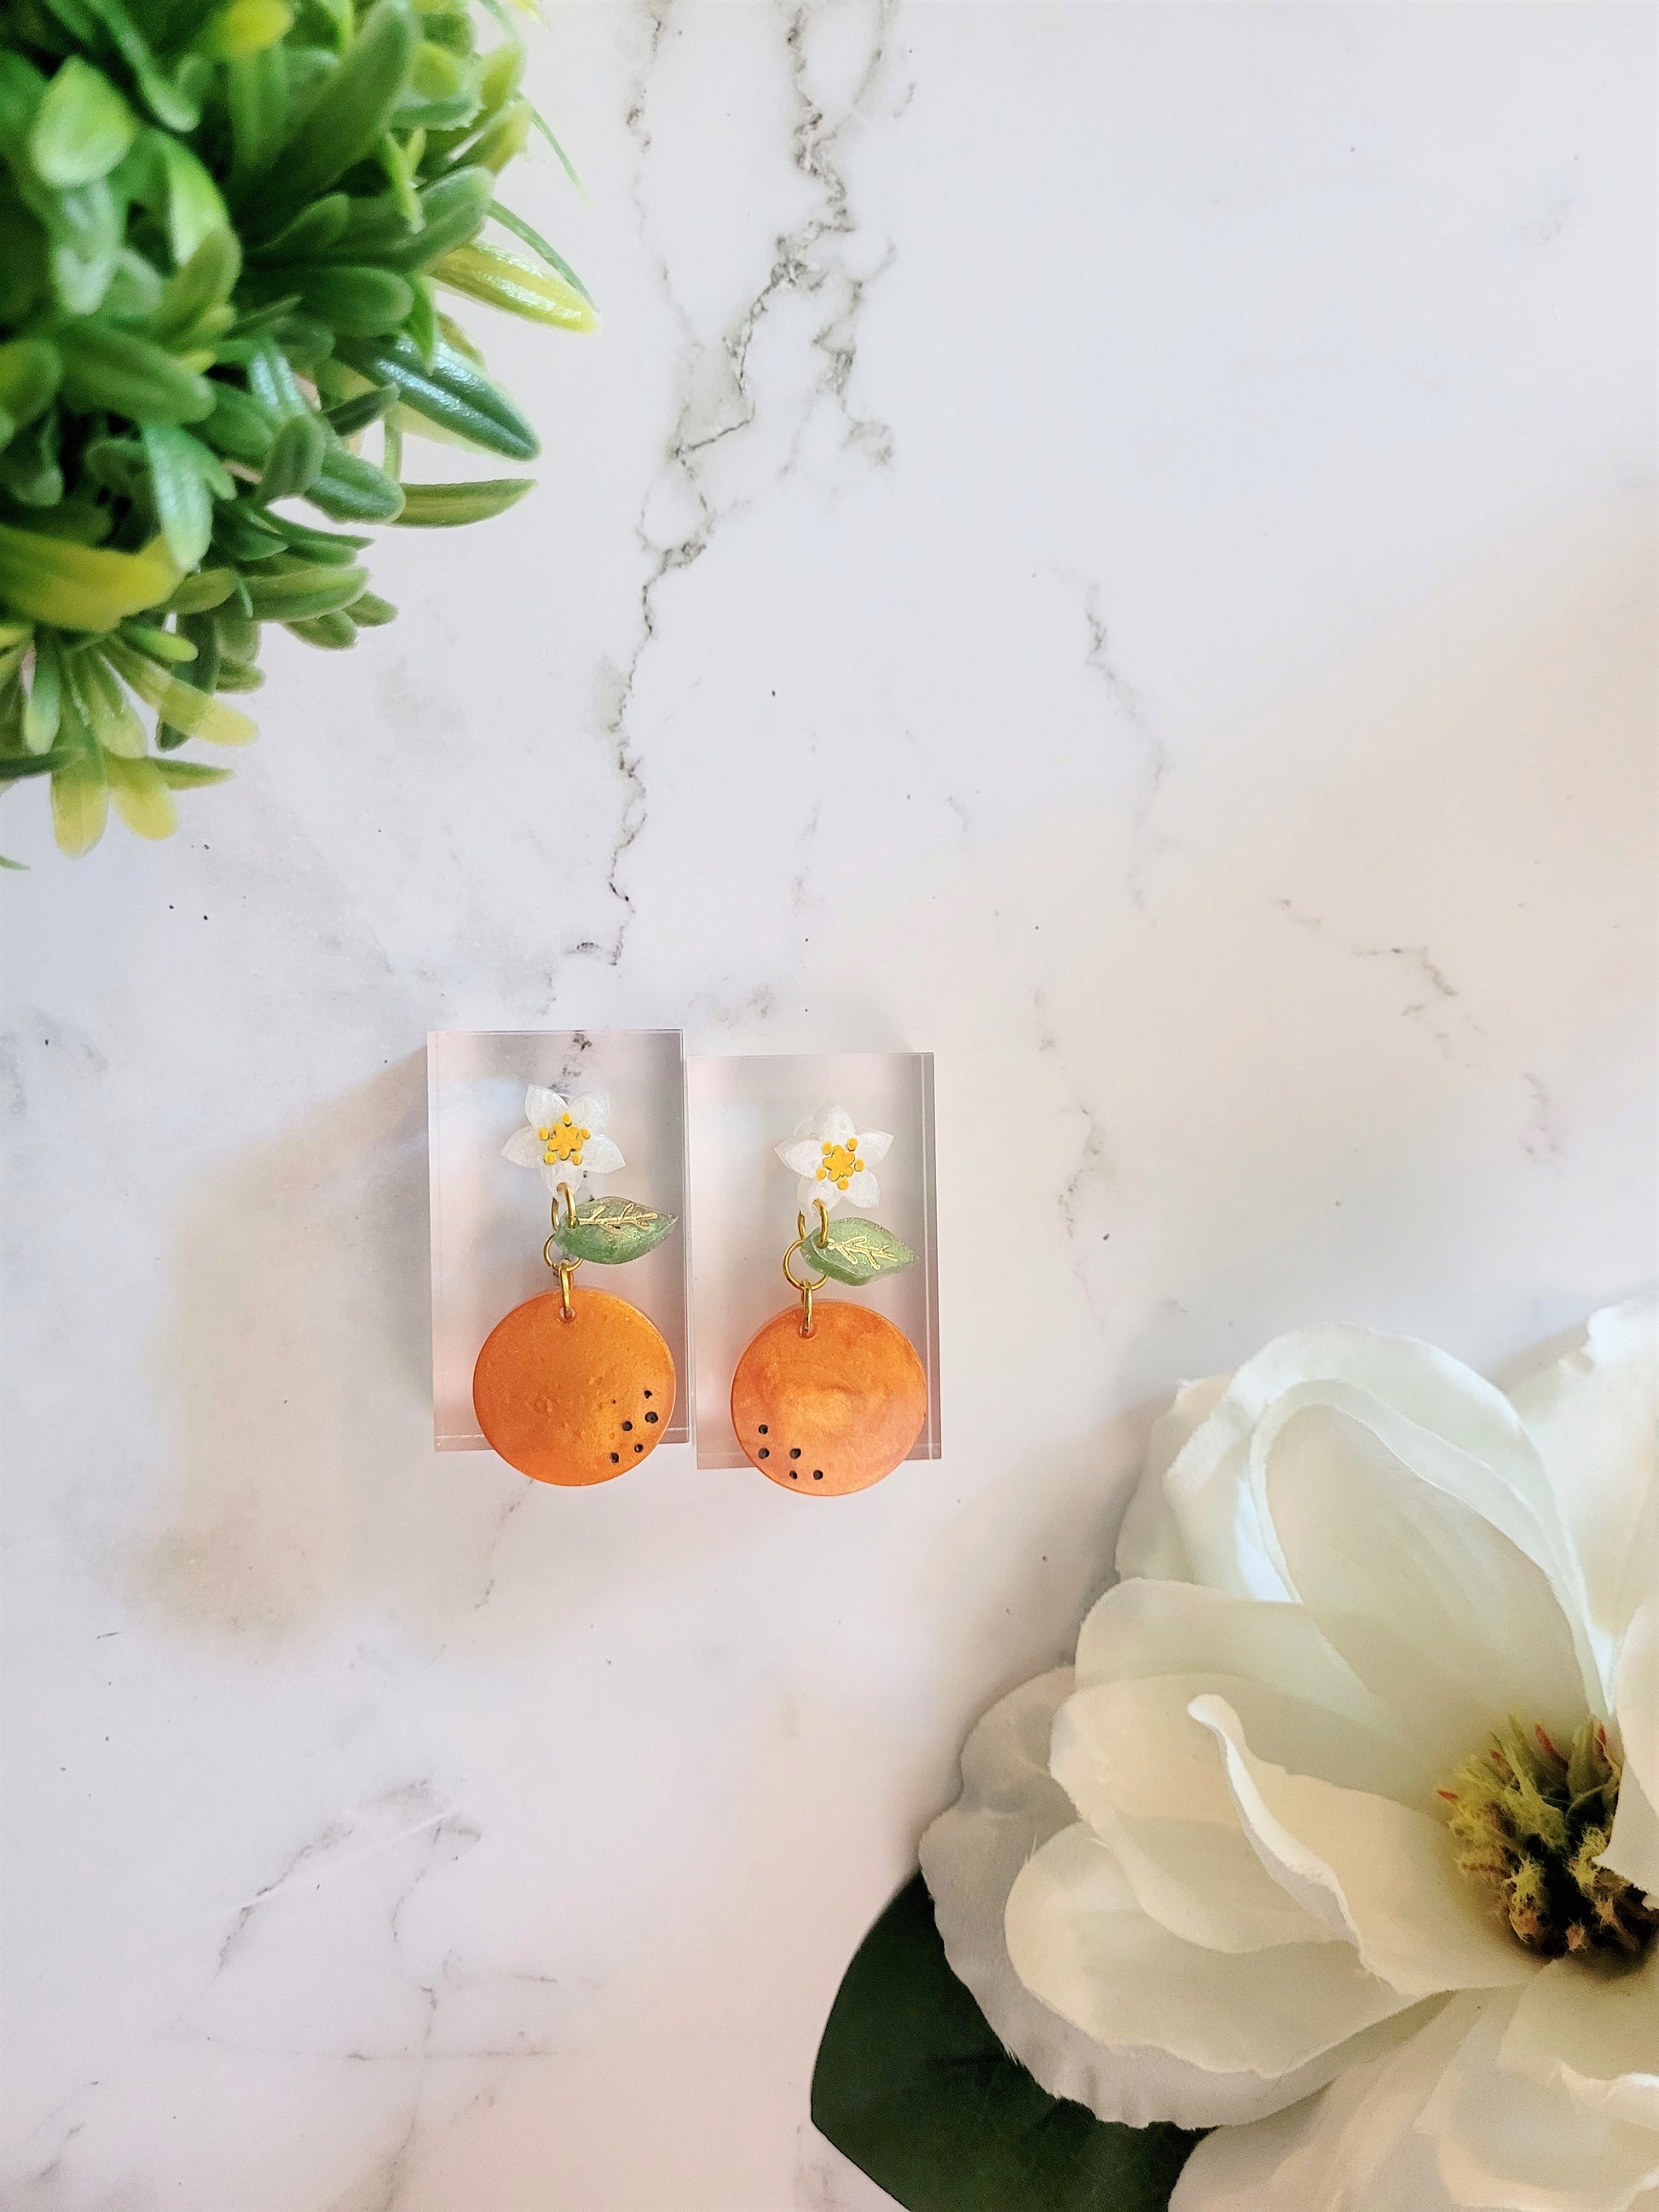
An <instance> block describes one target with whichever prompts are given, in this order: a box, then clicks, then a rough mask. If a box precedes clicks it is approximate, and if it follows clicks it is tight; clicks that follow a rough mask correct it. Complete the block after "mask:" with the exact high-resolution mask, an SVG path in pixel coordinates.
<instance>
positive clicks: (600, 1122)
mask: <svg viewBox="0 0 1659 2212" xmlns="http://www.w3.org/2000/svg"><path fill="white" fill-rule="evenodd" d="M565 1111H566V1113H567V1114H568V1115H569V1116H570V1118H571V1120H572V1121H574V1123H575V1125H576V1127H578V1128H579V1129H586V1130H587V1131H588V1132H589V1133H591V1134H592V1135H593V1136H595V1137H597V1136H598V1135H599V1132H600V1130H601V1129H603V1128H604V1127H605V1123H606V1122H607V1121H609V1120H610V1119H611V1094H610V1092H609V1091H583V1092H582V1093H581V1094H580V1097H575V1098H573V1099H572V1100H571V1102H570V1103H569V1104H568V1106H567V1107H566V1109H565Z"/></svg>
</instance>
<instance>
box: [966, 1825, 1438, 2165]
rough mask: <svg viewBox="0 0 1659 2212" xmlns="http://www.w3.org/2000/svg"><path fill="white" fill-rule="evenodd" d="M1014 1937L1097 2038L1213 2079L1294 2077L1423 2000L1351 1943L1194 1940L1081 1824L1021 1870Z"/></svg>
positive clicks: (1070, 2014)
mask: <svg viewBox="0 0 1659 2212" xmlns="http://www.w3.org/2000/svg"><path fill="white" fill-rule="evenodd" d="M1004 1931H1005V1933H1006V1937H1007V1942H1008V1956H1009V1958H1010V1959H1011V1960H1012V1962H1013V1967H1014V1972H1016V1973H1017V1974H1018V1976H1019V1978H1020V1979H1021V1981H1023V1982H1024V1984H1025V1986H1026V1988H1027V1989H1028V1990H1030V1991H1031V1993H1032V1994H1033V1996H1037V1997H1040V1998H1041V1999H1042V2002H1044V2003H1045V2004H1046V2005H1048V2006H1049V2007H1050V2008H1052V2009H1053V2010H1054V2011H1055V2012H1058V2013H1060V2015H1062V2017H1063V2018H1065V2019H1066V2020H1069V2021H1072V2023H1073V2026H1075V2027H1080V2028H1081V2029H1082V2030H1083V2031H1084V2033H1085V2034H1088V2035H1091V2036H1092V2037H1093V2038H1094V2039H1095V2040H1096V2041H1097V2042H1099V2043H1103V2044H1105V2045H1108V2046H1109V2048H1113V2049H1122V2048H1125V2047H1131V2046H1133V2045H1152V2047H1153V2048H1155V2049H1157V2050H1160V2051H1166V2052H1167V2053H1168V2054H1169V2055H1170V2057H1172V2058H1176V2059H1178V2060H1181V2061H1182V2062H1184V2063H1185V2064H1187V2065H1188V2066H1194V2067H1197V2068H1200V2069H1202V2070H1203V2071H1204V2072H1206V2073H1209V2074H1219V2075H1229V2074H1254V2075H1258V2076H1260V2077H1261V2080H1262V2081H1263V2082H1264V2083H1265V2082H1270V2081H1282V2080H1283V2079H1284V2078H1285V2076H1286V2075H1291V2074H1294V2073H1296V2072H1297V2071H1298V2070H1299V2069H1303V2068H1304V2067H1306V2066H1309V2065H1310V2064H1311V2063H1313V2062H1314V2061H1315V2060H1316V2059H1318V2058H1319V2057H1322V2055H1323V2054H1324V2053H1326V2052H1327V2051H1331V2050H1333V2049H1334V2048H1335V2047H1336V2046H1338V2045H1341V2044H1343V2043H1346V2041H1347V2040H1348V2039H1350V2038H1351V2037H1352V2036H1354V2035H1357V2034H1358V2033H1360V2031H1361V2030H1363V2029H1365V2028H1368V2027H1374V2026H1376V2024H1377V2023H1378V2022H1380V2021H1384V2020H1388V2019H1390V2018H1392V2017H1394V2016H1395V2015H1398V2014H1400V2013H1401V2012H1404V2011H1406V2010H1407V2008H1408V2005H1409V2002H1410V2001H1409V2000H1407V1999H1406V1998H1404V1997H1402V1996H1400V1995H1399V1993H1398V1992H1397V1991H1396V1990H1392V1989H1390V1988H1389V1986H1388V1984H1386V1983H1385V1982H1381V1981H1379V1980H1377V1978H1376V1976H1375V1975H1373V1974H1368V1973H1367V1972H1365V1970H1364V1967H1363V1966H1361V1965H1360V1963H1359V1960H1358V1958H1357V1956H1356V1955H1355V1954H1354V1953H1353V1952H1352V1951H1351V1950H1350V1949H1349V1948H1348V1947H1347V1945H1346V1943H1286V1944H1282V1945H1280V1946H1279V1947H1278V1948H1275V1949H1273V1950H1267V1951H1210V1950H1206V1949H1204V1948H1200V1946H1199V1945H1198V1944H1196V1943H1183V1942H1182V1941H1181V1940H1180V1939H1179V1937H1177V1936H1171V1935H1170V1933H1169V1932H1168V1931H1167V1929H1163V1928H1160V1927H1159V1926H1158V1923H1156V1922H1155V1921H1152V1920H1150V1919H1148V1917H1146V1914H1145V1913H1144V1912H1143V1911H1141V1910H1140V1908H1139V1905H1137V1904H1136V1902H1135V1899H1134V1894H1133V1891H1132V1890H1131V1889H1130V1887H1129V1885H1128V1883H1127V1881H1126V1880H1125V1878H1124V1875H1123V1872H1122V1869H1121V1868H1120V1867H1119V1865H1118V1864H1117V1862H1116V1861H1115V1858H1114V1857H1113V1856H1112V1854H1111V1852H1110V1851H1109V1850H1108V1849H1107V1848H1106V1846H1105V1844H1103V1843H1102V1842H1101V1840H1100V1838H1098V1837H1097V1835H1096V1834H1095V1833H1094V1832H1092V1830H1091V1829H1089V1828H1087V1827H1085V1826H1082V1825H1081V1824H1079V1825H1078V1826H1075V1827H1071V1828H1063V1829H1061V1831H1060V1833H1059V1834H1058V1835H1057V1836H1054V1837H1051V1838H1049V1840H1048V1842H1047V1843H1046V1844H1042V1846H1041V1847H1040V1848H1039V1849H1038V1850H1037V1851H1036V1853H1035V1854H1034V1855H1033V1857H1031V1858H1030V1859H1029V1860H1028V1861H1027V1862H1026V1863H1025V1865H1024V1867H1023V1868H1022V1869H1020V1871H1019V1874H1018V1876H1017V1877H1016V1878H1015V1881H1014V1885H1013V1887H1012V1890H1011V1891H1010V1892H1009V1896H1008V1907H1007V1912H1006V1917H1005V1919H1004ZM1286 2101H1289V2100H1286ZM1148 2117H1149V2118H1152V2117H1156V2118H1181V2119H1185V2120H1187V2121H1188V2124H1194V2123H1199V2124H1201V2121H1202V2117H1203V2115H1202V2112H1201V2108H1195V2107H1194V2106H1192V2105H1190V2104H1188V2103H1186V2102H1185V2101H1184V2100H1183V2103H1182V2108H1181V2109H1180V2110H1179V2111H1164V2112H1155V2113H1149V2114H1148Z"/></svg>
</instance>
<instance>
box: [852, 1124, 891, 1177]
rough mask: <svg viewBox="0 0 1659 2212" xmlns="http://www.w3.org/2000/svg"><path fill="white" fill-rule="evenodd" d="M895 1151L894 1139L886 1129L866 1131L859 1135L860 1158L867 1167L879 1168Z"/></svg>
mask: <svg viewBox="0 0 1659 2212" xmlns="http://www.w3.org/2000/svg"><path fill="white" fill-rule="evenodd" d="M892 1149H893V1139H892V1138H891V1137H890V1134H889V1133H888V1132H887V1131H886V1130H885V1129H864V1130H860V1133H859V1158H860V1159H861V1160H862V1161H863V1162H864V1163H865V1164H866V1167H872V1168H878V1167H879V1166H880V1165H881V1164H882V1162H883V1161H884V1159H885V1158H886V1157H887V1155H888V1153H889V1152H891V1151H892Z"/></svg>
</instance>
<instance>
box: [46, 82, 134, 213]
mask: <svg viewBox="0 0 1659 2212" xmlns="http://www.w3.org/2000/svg"><path fill="white" fill-rule="evenodd" d="M137 129H138V125H137V118H136V117H135V116H134V114H133V112H132V110H131V108H130V107H129V106H127V103H126V102H125V100H123V99H122V97H121V95H120V94H119V93H118V91H117V90H116V89H115V87H114V86H113V85H112V83H111V82H110V81H109V79H108V78H107V77H106V76H105V75H104V73H103V71H102V70H97V69H94V67H93V66H92V64H91V63H90V62H88V61H87V60H85V59H84V58H82V56H81V55H80V54H70V57H69V58H68V59H67V60H66V61H65V62H64V64H63V66H62V67H61V68H60V69H59V70H58V74H57V76H54V77H53V78H52V82H51V83H50V84H49V85H48V86H47V87H46V93H45V95H44V97H43V98H42V100H41V101H40V106H39V107H38V108H37V109H36V110H35V113H34V120H33V123H32V124H31V125H30V126H29V159H30V161H32V162H33V166H34V173H35V174H36V175H37V176H38V177H39V178H40V180H41V182H42V183H43V184H46V185H54V186H55V187H57V189H58V190H59V191H67V190H69V189H70V187H71V186H73V185H87V184H90V183H91V182H92V180H93V179H94V177H105V176H107V175H108V174H109V172H110V171H111V170H112V168H113V167H115V165H116V163H117V162H118V161H120V160H121V159H122V158H123V156H124V155H125V153H126V150H127V149H128V148H129V147H130V146H131V143H132V142H133V139H134V137H136V136H137Z"/></svg>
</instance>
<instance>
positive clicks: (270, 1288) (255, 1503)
mask: <svg viewBox="0 0 1659 2212" xmlns="http://www.w3.org/2000/svg"><path fill="white" fill-rule="evenodd" d="M426 1223H427V1171H426V1074H425V1063H424V1060H423V1058H422V1055H421V1054H415V1053H411V1054H409V1055H408V1056H407V1057H406V1058H404V1059H403V1060H398V1061H397V1062H396V1063H395V1064H394V1065H393V1066H390V1067H388V1068H387V1069H386V1071H385V1073H383V1074H381V1075H379V1076H377V1077H375V1078H374V1080H373V1081H371V1082H369V1083H368V1084H366V1085H363V1086H362V1088H361V1089H359V1090H356V1091H351V1092H349V1093H348V1094H347V1095H346V1096H344V1097H341V1098H337V1099H335V1100H333V1101H331V1102H330V1103H328V1104H327V1105H325V1106H323V1107H320V1108H319V1109H317V1110H316V1111H314V1112H313V1113H312V1114H310V1115H307V1116H306V1118H305V1119H304V1120H303V1121H301V1122H299V1123H298V1124H297V1125H296V1126H295V1127H294V1128H293V1129H292V1130H291V1131H290V1132H289V1133H288V1134H287V1135H285V1136H283V1137H282V1138H281V1139H278V1140H277V1141H276V1142H274V1143H271V1144H267V1145H263V1146H254V1147H251V1148H250V1149H249V1150H248V1151H247V1152H245V1153H243V1154H241V1155H240V1156H239V1157H238V1158H235V1159H234V1161H233V1162H232V1163H231V1164H228V1166H226V1167H224V1168H222V1169H221V1170H216V1172H215V1173H214V1174H213V1175H212V1176H210V1179H209V1180H208V1182H207V1183H206V1184H205V1186H204V1188H202V1189H201V1191H200V1192H199V1194H198V1195H197V1197H196V1198H195V1199H194V1200H193V1201H192V1202H191V1205H190V1206H189V1207H188V1209H187V1211H186V1212H185V1215H184V1217H183V1218H182V1219H181V1221H180V1222H179V1226H178V1231H177V1238H176V1244H175V1251H176V1255H177V1256H176V1261H175V1264H174V1269H173V1298H172V1304H171V1310H170V1312H169V1314H168V1316H167V1319H166V1320H165V1321H164V1322H163V1323H162V1326H161V1334H160V1342H159V1346H158V1354H157V1362H158V1367H159V1370H160V1382H161V1389H162V1392H163V1394H164V1395H166V1396H167V1397H169V1398H170V1399H171V1401H172V1407H173V1414H174V1419H175V1421H176V1424H177V1427H176V1433H177V1437H178V1474H177V1486H176V1488H175V1490H174V1492H173V1495H172V1497H171V1498H169V1499H168V1501H167V1504H166V1505H165V1507H164V1508H163V1510H164V1511H165V1513H166V1525H165V1528H163V1529H162V1530H161V1532H160V1533H159V1534H157V1535H156V1536H155V1539H154V1541H152V1542H151V1543H150V1544H149V1546H148V1547H141V1549H140V1553H139V1556H138V1559H137V1583H138V1585H139V1591H138V1595H140V1596H141V1598H147V1599H148V1600H149V1601H150V1602H151V1603H152V1604H154V1605H155V1607H158V1608H159V1610H160V1611H161V1613H163V1614H165V1615H167V1616H170V1617H171V1618H172V1619H173V1620H174V1621H176V1622H177V1623H179V1624H180V1625H182V1626H187V1627H191V1628H196V1629H207V1630H210V1631H214V1632H220V1633H228V1634H232V1635H255V1636H258V1635H267V1636H268V1635H275V1634H281V1633H283V1632H288V1631H291V1630H294V1629H295V1628H297V1627H299V1626H301V1625H302V1624H303V1623H305V1622H307V1620H315V1619H317V1617H318V1616H319V1615H320V1614H322V1613H325V1612H327V1611H329V1610H331V1608H332V1607H334V1606H335V1605H336V1604H337V1601H339V1600H340V1599H341V1598H342V1596H343V1595H345V1594H346V1591H347V1589H348V1588H349V1585H350V1584H351V1583H352V1582H353V1581H354V1579H356V1577H357V1576H358V1574H359V1573H360V1571H361V1570H362V1566H363V1565H364V1564H365V1561H364V1547H363V1543H362V1537H363V1534H364V1532H365V1530H366V1529H372V1528H374V1527H375V1526H376V1525H377V1524H380V1525H383V1524H384V1523H385V1522H386V1520H387V1519H388V1518H389V1517H392V1514H393V1510H394V1507H395V1506H396V1502H397V1501H396V1492H397V1489H398V1486H400V1484H401V1483H402V1482H403V1480H404V1471H405V1470H407V1468H409V1467H410V1465H411V1464H412V1463H416V1452H415V1450H414V1449H413V1447H414V1446H415V1445H416V1443H419V1442H422V1441H423V1442H425V1443H428V1445H429V1442H430V1437H429V1425H430V1376H429V1371H428V1290H427V1280H428V1268H427V1225H426ZM426 1456H428V1457H429V1453H428V1455H426Z"/></svg>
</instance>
